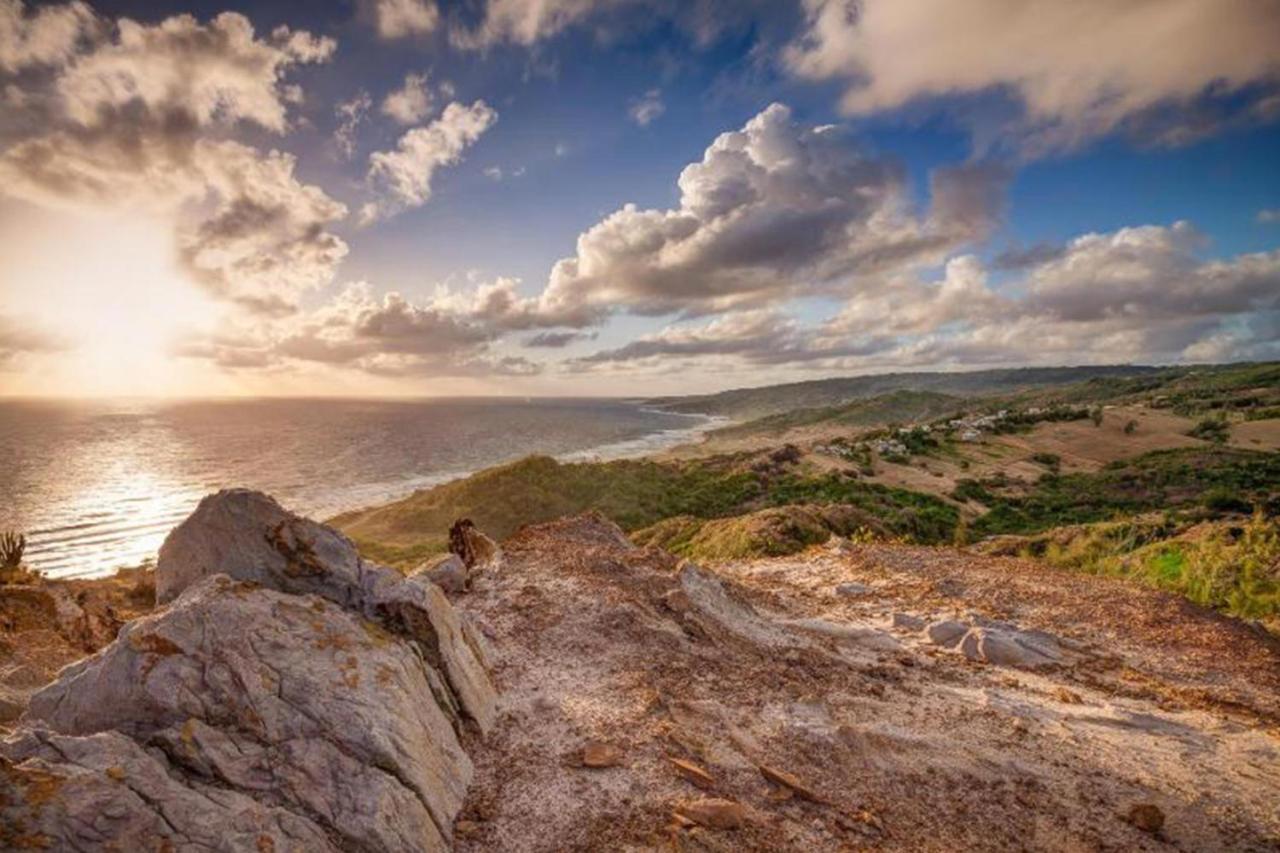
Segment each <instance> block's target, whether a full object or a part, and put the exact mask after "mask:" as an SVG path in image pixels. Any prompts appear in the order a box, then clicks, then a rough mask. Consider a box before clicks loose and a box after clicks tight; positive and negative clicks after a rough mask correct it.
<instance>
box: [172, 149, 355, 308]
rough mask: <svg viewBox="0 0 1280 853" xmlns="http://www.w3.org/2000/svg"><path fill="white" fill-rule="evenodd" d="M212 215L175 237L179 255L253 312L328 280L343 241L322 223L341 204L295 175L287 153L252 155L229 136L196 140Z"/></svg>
mask: <svg viewBox="0 0 1280 853" xmlns="http://www.w3.org/2000/svg"><path fill="white" fill-rule="evenodd" d="M197 152H198V153H197V162H199V163H201V165H202V167H203V169H204V170H205V183H206V186H207V187H208V188H209V189H210V191H211V193H212V195H213V197H214V198H216V199H217V204H216V207H215V208H214V210H213V213H212V215H210V216H209V217H208V218H207V219H204V220H203V221H201V222H200V223H199V224H198V225H196V226H194V227H192V228H189V229H187V230H186V231H185V232H184V233H183V234H182V235H181V236H180V240H179V243H180V249H181V257H182V259H183V261H184V262H185V263H186V265H187V267H188V268H189V269H190V270H192V271H193V272H194V273H195V275H196V277H197V278H198V280H200V281H201V282H202V283H204V284H205V285H206V286H207V287H208V288H209V290H211V291H212V292H213V293H215V294H216V295H218V296H221V297H222V298H225V299H229V300H232V301H234V302H237V303H239V304H241V305H244V306H246V307H248V308H250V309H253V310H255V311H259V312H264V313H280V312H288V311H291V310H293V308H294V306H295V302H296V300H297V297H298V296H299V295H300V294H301V293H302V292H304V291H306V290H309V289H312V288H317V287H320V286H322V285H325V284H328V283H329V282H330V281H331V280H332V278H333V275H334V271H335V270H336V268H337V266H338V264H339V263H340V262H341V261H342V259H343V258H344V257H345V256H346V254H347V244H346V243H345V242H344V241H343V240H341V239H340V238H339V237H337V236H336V235H334V234H331V233H329V232H327V231H326V230H325V226H326V225H328V224H329V223H332V222H335V221H337V220H340V219H342V218H344V217H345V216H346V214H347V209H346V207H345V206H344V205H342V204H340V203H339V202H336V201H334V200H333V199H331V198H329V197H328V196H327V195H326V194H325V193H324V192H323V191H322V190H321V189H320V188H319V187H315V186H308V185H305V184H302V183H301V182H299V181H298V180H297V178H296V177H295V176H294V167H295V165H296V160H295V158H294V157H293V155H291V154H285V153H282V152H279V151H272V152H270V153H268V154H266V155H265V156H263V155H259V154H258V152H256V151H254V150H253V149H251V148H248V147H247V146H243V145H240V144H239V143H235V142H222V143H214V144H210V143H206V142H202V143H200V144H199V146H198V147H197Z"/></svg>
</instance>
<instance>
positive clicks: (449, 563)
mask: <svg viewBox="0 0 1280 853" xmlns="http://www.w3.org/2000/svg"><path fill="white" fill-rule="evenodd" d="M417 575H425V576H426V578H427V579H428V580H430V581H431V582H432V583H434V584H435V585H436V586H438V587H440V588H441V589H442V590H444V591H445V592H447V593H449V594H450V595H457V594H459V593H463V592H466V591H467V587H468V585H469V584H470V580H471V579H470V577H469V576H468V572H467V565H466V563H464V562H462V558H461V557H459V556H458V555H457V554H448V555H446V556H443V557H437V558H436V559H435V560H431V561H428V562H426V563H423V564H422V565H421V566H419V567H418V568H416V569H414V570H413V572H412V573H411V574H410V575H409V576H410V577H415V576H417Z"/></svg>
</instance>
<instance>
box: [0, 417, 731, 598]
mask: <svg viewBox="0 0 1280 853" xmlns="http://www.w3.org/2000/svg"><path fill="white" fill-rule="evenodd" d="M713 423H714V421H713V420H712V419H709V418H706V417H702V416H696V415H694V416H691V415H682V414H672V413H668V412H661V411H657V410H655V409H652V408H646V407H645V406H643V405H641V404H639V403H634V402H628V401H621V400H604V399H544V398H538V399H512V398H501V399H474V398H466V399H432V400H414V401H369V400H333V399H312V400H297V399H257V400H217V401H184V402H157V401H141V402H140V401H106V402H104V401H57V402H48V401H6V402H0V482H3V488H0V496H2V497H0V530H16V531H23V532H25V533H26V535H27V553H26V559H25V562H26V563H27V565H29V566H31V567H33V568H35V569H37V570H39V571H41V572H44V573H45V574H47V575H48V576H50V577H85V576H95V575H104V574H110V573H111V572H113V571H115V570H117V569H119V568H123V567H128V566H136V565H139V564H140V563H142V562H144V561H146V560H149V559H153V558H154V557H155V554H156V552H157V551H158V549H159V547H160V543H161V542H163V541H164V537H165V536H166V535H167V534H168V532H169V531H170V530H171V529H172V528H173V527H174V526H175V525H176V524H177V523H178V522H180V521H181V520H182V519H183V518H185V517H186V516H187V515H188V514H189V513H190V512H191V510H192V509H193V508H194V507H195V505H196V503H197V502H198V501H199V500H200V498H201V497H203V496H204V495H206V494H208V493H210V492H213V491H216V490H218V489H221V488H226V487H230V486H247V487H250V488H255V489H261V490H263V491H265V492H268V493H270V494H272V495H274V496H275V497H276V498H277V499H278V500H279V501H280V502H281V503H282V504H283V505H284V506H286V507H288V508H289V509H292V510H294V511H296V512H300V513H302V514H304V515H309V516H311V517H314V518H327V517H330V516H332V515H334V514H336V513H338V512H342V511H344V510H348V509H355V508H358V507H362V506H369V505H372V504H378V503H383V502H386V501H390V500H395V499H397V498H400V497H403V496H405V495H408V494H410V493H411V492H413V491H414V490H416V489H421V488H425V487H428V486H431V485H434V484H437V483H441V482H444V481H446V480H450V479H453V478H456V477H460V476H464V475H466V474H467V473H470V472H472V471H475V470H478V469H480V468H484V467H488V466H490V465H496V464H499V463H502V462H507V461H510V460H513V459H518V458H520V457H522V456H527V455H529V454H533V453H544V454H549V455H552V456H555V457H557V458H559V459H562V460H580V459H588V458H601V459H611V458H622V457H626V456H640V455H644V454H647V453H652V452H654V451H657V450H660V449H662V448H664V447H670V446H673V445H675V444H680V443H683V442H686V441H689V440H691V439H692V438H694V437H695V436H696V435H697V433H699V432H701V431H703V430H705V429H706V428H707V427H709V426H711V425H712V424H713Z"/></svg>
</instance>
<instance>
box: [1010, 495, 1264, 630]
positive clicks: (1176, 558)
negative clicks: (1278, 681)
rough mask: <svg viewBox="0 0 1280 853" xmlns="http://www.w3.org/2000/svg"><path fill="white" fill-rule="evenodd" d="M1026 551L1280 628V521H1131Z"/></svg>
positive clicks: (1048, 538) (1043, 541)
mask: <svg viewBox="0 0 1280 853" xmlns="http://www.w3.org/2000/svg"><path fill="white" fill-rule="evenodd" d="M1025 550H1026V552H1027V553H1028V555H1030V556H1036V557H1040V558H1042V559H1044V560H1046V561H1047V562H1049V563H1052V564H1053V565H1056V566H1060V567H1063V568H1069V569H1073V570H1076V571H1084V572H1090V573H1092V574H1103V575H1116V576H1120V577H1126V578H1131V579H1134V580H1138V581H1140V582H1142V583H1146V584H1149V585H1151V586H1155V587H1159V588H1161V589H1167V590H1170V591H1172V592H1177V593H1179V594H1181V595H1184V596H1186V597H1187V598H1189V599H1190V600H1192V601H1194V602H1196V603H1197V604H1201V605H1204V606H1206V607H1213V608H1216V609H1218V610H1222V611H1224V612H1226V613H1229V614H1231V615H1233V616H1239V617H1242V618H1248V619H1260V620H1263V621H1264V623H1267V624H1268V625H1269V626H1270V627H1272V628H1273V629H1275V628H1280V521H1277V520H1276V519H1275V518H1267V517H1266V516H1265V515H1263V514H1262V513H1261V512H1258V513H1255V514H1254V515H1253V517H1252V518H1251V519H1250V520H1249V521H1248V522H1246V523H1244V524H1229V523H1222V522H1218V523H1212V524H1197V525H1181V526H1180V525H1177V524H1174V523H1173V522H1171V521H1170V520H1168V519H1164V518H1159V519H1150V518H1147V519H1129V520H1125V521H1121V522H1104V523H1100V524H1092V525H1087V526H1083V527H1075V528H1063V529H1060V530H1054V531H1051V532H1049V533H1046V534H1043V535H1042V536H1039V537H1035V538H1032V539H1029V540H1028V542H1027V543H1026V545H1025Z"/></svg>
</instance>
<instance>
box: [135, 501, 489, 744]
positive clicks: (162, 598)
mask: <svg viewBox="0 0 1280 853" xmlns="http://www.w3.org/2000/svg"><path fill="white" fill-rule="evenodd" d="M213 574H225V575H227V576H229V577H231V578H232V579H234V580H238V581H248V582H251V583H255V584H260V585H261V586H264V587H267V588H270V589H275V590H279V591H281V592H287V593H292V594H295V595H317V596H320V597H322V598H325V599H327V600H329V601H332V602H334V603H335V604H337V605H339V606H341V607H344V608H348V609H351V610H354V611H356V612H357V613H360V614H362V615H363V616H365V617H367V618H369V619H373V620H375V621H377V622H379V623H380V624H381V625H382V626H383V627H385V628H387V629H388V630H390V631H392V632H394V633H396V634H399V635H401V636H405V637H407V638H409V639H411V640H412V641H414V642H415V643H416V644H417V645H418V646H419V649H420V651H421V652H422V655H423V657H424V658H425V659H426V660H427V662H428V663H430V664H431V665H432V666H433V667H435V668H436V669H437V670H438V671H439V672H440V674H441V675H442V677H443V679H444V681H445V688H444V690H443V692H444V693H446V694H451V698H452V699H454V700H456V706H457V709H458V710H459V711H461V712H462V714H463V715H464V716H466V717H468V718H470V719H471V720H474V721H475V722H476V724H477V725H478V726H479V727H480V729H481V731H488V730H489V728H490V727H491V726H492V725H493V721H494V717H495V715H496V695H495V693H494V689H493V684H492V682H491V681H490V679H489V675H488V671H487V669H486V667H485V665H484V662H483V660H482V659H481V656H480V654H479V652H478V651H477V647H476V644H475V643H474V642H472V641H471V637H470V635H471V634H473V633H474V632H473V631H472V630H471V628H470V626H469V625H466V624H465V623H464V620H463V619H462V617H461V615H460V614H458V613H457V612H456V611H455V610H454V609H453V607H452V605H450V604H449V601H448V599H447V598H445V596H444V594H443V593H442V592H441V591H440V589H439V587H438V586H436V585H435V584H434V583H430V582H423V580H424V579H423V578H421V577H420V576H419V577H417V578H409V579H406V578H404V577H403V576H402V575H401V574H400V573H399V572H397V571H395V570H394V569H391V568H387V567H386V566H380V565H377V564H376V563H371V562H368V561H367V560H364V559H363V558H361V557H360V555H359V553H358V552H357V551H356V547H355V545H354V544H353V543H352V542H351V540H350V539H348V538H347V537H346V536H343V535H342V534H341V533H339V532H338V531H336V530H334V529H333V528H331V527H327V526H325V525H323V524H318V523H317V522H314V521H311V520H310V519H307V518H303V517H301V516H299V515H295V514H293V513H291V512H289V511H287V510H285V509H284V508H283V507H281V506H280V504H278V503H276V501H275V500H274V499H273V498H271V497H270V496H268V495H265V494H262V493H261V492H254V491H250V490H248V489H225V490H223V491H221V492H218V493H216V494H213V495H209V496H208V497H206V498H205V499H204V500H202V501H200V504H199V506H197V507H196V510H195V512H193V513H192V514H191V516H190V517H189V518H187V520H186V521H184V522H182V524H180V525H178V526H177V527H176V528H174V529H173V531H172V532H170V534H169V536H168V537H167V538H166V539H165V541H164V544H163V545H162V546H161V547H160V556H159V559H158V561H157V563H156V599H157V601H158V602H159V603H161V604H163V603H165V602H168V601H172V600H173V599H174V598H175V597H177V596H178V595H179V594H181V593H182V591H183V590H185V589H187V588H188V587H190V586H191V585H193V584H195V583H196V582H198V581H199V580H200V579H201V578H204V577H208V576H210V575H213Z"/></svg>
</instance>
